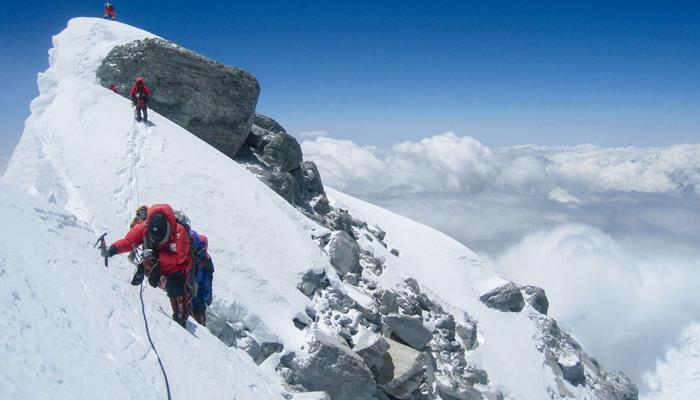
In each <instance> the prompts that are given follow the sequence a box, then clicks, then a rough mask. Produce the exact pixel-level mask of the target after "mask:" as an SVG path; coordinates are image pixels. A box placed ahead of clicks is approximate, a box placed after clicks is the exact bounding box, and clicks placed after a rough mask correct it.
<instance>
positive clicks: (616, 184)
mask: <svg viewBox="0 0 700 400" xmlns="http://www.w3.org/2000/svg"><path fill="white" fill-rule="evenodd" d="M321 139H322V140H321ZM334 142H338V143H337V144H336V145H334V144H333V143H334ZM341 146H342V147H343V148H346V149H354V150H358V149H359V150H362V149H367V148H365V147H360V146H357V145H355V144H354V143H352V142H350V141H347V140H337V139H331V138H327V137H317V138H316V139H314V140H306V141H304V142H303V143H302V149H304V152H305V153H306V157H307V158H309V159H311V160H315V161H317V163H318V165H319V168H320V169H321V171H328V172H329V173H334V172H337V169H338V166H337V165H328V164H329V157H330V158H334V157H335V156H336V155H337V153H335V152H336V151H337V149H338V147H341ZM370 152H371V153H372V156H373V158H374V159H373V162H372V163H366V162H365V159H364V158H359V157H355V158H348V157H346V158H345V159H344V160H343V161H344V165H343V168H345V169H347V170H348V171H350V172H351V171H354V170H358V171H361V173H363V174H366V173H367V172H368V171H369V170H371V169H374V173H375V174H379V175H380V176H382V177H383V178H384V179H387V180H386V181H383V184H382V185H381V187H379V188H377V187H375V186H373V185H370V186H366V185H365V184H364V182H362V181H361V180H359V181H358V180H357V179H356V177H355V176H353V174H352V173H349V174H342V175H338V174H335V175H334V176H333V177H332V178H330V179H329V183H330V184H331V185H332V186H336V187H338V188H345V190H349V191H350V192H352V193H356V194H357V193H359V194H380V193H381V192H382V191H384V192H387V193H388V192H391V193H394V194H396V193H401V192H404V193H435V192H446V193H476V192H480V191H483V190H487V189H497V190H511V191H517V192H521V193H530V194H533V193H537V194H541V195H542V196H544V197H546V196H548V195H549V194H550V193H551V191H552V190H554V189H557V190H558V191H565V192H567V193H569V195H570V196H572V197H574V198H578V199H579V200H580V201H585V198H584V197H581V196H580V195H581V194H584V195H594V194H597V193H605V192H610V191H618V192H627V193H629V192H642V193H670V192H680V191H695V192H696V193H698V194H700V145H676V146H670V147H664V148H635V147H624V148H602V147H598V146H593V145H580V146H574V147H543V146H532V145H528V146H515V147H506V148H497V149H490V148H488V147H486V146H484V145H483V144H482V143H480V142H479V141H478V140H476V139H474V138H471V137H459V136H457V135H455V134H454V133H451V132H448V133H444V134H440V135H435V136H432V137H430V138H426V139H422V140H420V141H418V142H402V143H398V144H396V145H394V146H393V147H392V149H391V150H390V151H389V152H387V154H386V156H385V157H383V158H382V157H379V156H378V154H379V152H378V151H377V150H376V149H374V148H372V149H371V151H370ZM387 169H388V171H387ZM353 181H354V182H357V183H361V185H360V186H354V185H353ZM377 190H378V192H377Z"/></svg>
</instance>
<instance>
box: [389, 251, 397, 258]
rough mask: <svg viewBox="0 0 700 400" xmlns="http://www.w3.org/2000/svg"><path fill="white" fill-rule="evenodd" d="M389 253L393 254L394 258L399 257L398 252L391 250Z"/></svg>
mask: <svg viewBox="0 0 700 400" xmlns="http://www.w3.org/2000/svg"><path fill="white" fill-rule="evenodd" d="M389 252H390V253H391V254H393V255H394V256H396V257H398V256H399V251H398V250H396V249H391V250H390V251H389Z"/></svg>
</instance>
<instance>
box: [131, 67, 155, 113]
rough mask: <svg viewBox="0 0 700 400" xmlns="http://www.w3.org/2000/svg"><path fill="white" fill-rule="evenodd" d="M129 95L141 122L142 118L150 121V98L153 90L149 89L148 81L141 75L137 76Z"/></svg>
mask: <svg viewBox="0 0 700 400" xmlns="http://www.w3.org/2000/svg"><path fill="white" fill-rule="evenodd" d="M129 96H130V97H131V101H132V102H133V103H134V107H135V113H136V115H135V117H136V120H137V121H139V122H141V120H143V121H144V122H148V100H149V99H150V98H151V91H150V90H148V87H147V86H146V82H145V81H144V80H143V78H142V77H140V76H139V77H138V78H136V82H135V83H134V86H133V87H132V88H131V91H130V92H129ZM142 113H143V115H142Z"/></svg>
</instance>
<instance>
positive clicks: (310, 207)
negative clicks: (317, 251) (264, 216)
mask: <svg viewBox="0 0 700 400" xmlns="http://www.w3.org/2000/svg"><path fill="white" fill-rule="evenodd" d="M235 160H236V161H239V162H242V163H245V164H246V165H248V169H249V170H251V171H252V172H253V173H255V174H256V175H258V177H259V178H260V180H262V181H263V182H265V184H267V186H269V187H270V188H271V189H272V190H274V191H275V192H277V193H278V194H279V195H280V196H282V197H283V198H284V199H285V200H287V202H289V203H290V204H293V205H295V206H297V207H299V208H301V209H302V210H304V211H306V212H307V213H310V214H319V215H324V214H326V213H328V212H329V211H330V206H329V205H328V199H327V198H326V192H325V190H324V189H323V183H322V182H321V174H320V173H319V172H318V168H317V167H316V164H314V163H313V162H311V161H303V159H302V154H301V147H300V146H299V143H298V142H297V140H296V139H295V138H294V137H292V136H291V135H289V134H287V133H286V132H285V130H284V128H283V127H282V125H280V124H279V123H278V122H277V121H275V120H274V119H272V118H270V117H267V116H264V115H262V114H256V115H255V123H254V124H253V127H252V129H251V132H250V135H249V136H248V139H247V140H246V142H245V143H244V144H243V147H242V148H241V150H240V151H239V152H238V154H237V155H236V157H235Z"/></svg>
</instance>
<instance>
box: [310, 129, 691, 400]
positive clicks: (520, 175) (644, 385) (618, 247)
mask: <svg viewBox="0 0 700 400" xmlns="http://www.w3.org/2000/svg"><path fill="white" fill-rule="evenodd" d="M302 149H303V151H304V154H305V157H306V158H308V159H311V160H313V161H316V163H317V164H318V166H319V169H320V171H321V174H322V178H323V181H324V184H327V185H330V186H332V187H335V188H336V189H339V190H342V191H345V192H347V193H349V194H353V195H356V196H359V197H362V198H365V199H367V200H369V201H372V202H374V203H376V204H379V205H381V206H384V207H386V208H388V209H391V210H393V211H395V212H398V213H401V214H403V215H406V216H408V217H410V218H413V219H416V220H418V221H421V222H423V223H426V224H428V225H431V226H433V227H436V228H437V229H440V230H442V231H444V232H446V233H447V234H449V235H451V236H453V237H454V238H456V239H457V240H460V241H461V242H463V243H464V244H466V245H467V246H469V247H470V248H472V249H474V250H475V251H477V252H479V253H481V254H482V256H484V258H485V259H486V260H487V261H488V262H490V263H491V265H492V266H493V268H495V269H497V270H499V271H501V272H503V273H504V274H505V275H507V276H509V277H510V278H512V279H514V280H516V281H519V282H521V283H529V284H536V285H539V286H542V287H544V288H545V289H546V290H547V293H548V295H549V297H550V300H551V303H552V307H551V313H552V315H553V316H555V317H556V318H558V319H559V320H560V321H561V322H562V325H563V326H565V327H566V328H567V329H568V330H569V331H570V332H572V333H573V334H574V336H576V337H577V338H578V339H579V340H580V341H581V342H582V343H583V344H584V346H585V347H586V348H587V350H589V352H590V353H591V354H592V355H594V356H596V357H597V358H599V359H600V360H601V361H602V362H603V364H604V365H605V366H607V367H608V368H614V369H622V370H623V371H625V372H626V373H628V374H629V375H630V376H631V377H632V378H633V379H634V380H635V381H636V382H637V383H638V384H639V385H640V387H641V389H642V392H643V393H644V394H645V395H646V396H648V398H649V399H652V398H653V399H654V400H659V399H671V398H679V397H673V394H674V393H682V391H683V390H689V389H688V388H692V387H693V385H700V380H696V381H694V382H695V383H688V384H682V383H683V382H681V381H677V382H676V383H675V384H673V385H672V384H664V382H670V381H669V379H670V378H669V376H670V375H672V374H673V373H674V371H681V370H682V371H683V372H682V373H683V374H686V375H688V376H689V377H693V376H695V377H698V376H700V363H698V362H697V359H696V360H695V361H696V362H695V363H694V364H693V362H691V360H689V359H687V358H686V354H687V351H685V350H684V349H686V348H687V347H688V346H691V347H692V346H694V345H696V344H697V343H698V342H700V338H699V339H698V340H697V341H695V342H692V341H691V342H689V341H688V340H687V338H688V337H689V336H688V335H690V336H692V335H696V336H697V332H696V330H697V329H696V328H692V329H691V328H689V327H690V326H694V325H692V324H693V323H695V322H700V317H698V316H699V315H700V298H699V297H698V296H697V295H696V293H698V292H699V291H700V279H698V278H697V277H698V276H700V249H698V247H697V243H700V201H699V200H700V145H675V146H670V147H663V148H635V147H625V148H602V147H598V146H593V145H579V146H573V147H543V146H533V145H527V146H515V147H507V148H497V149H490V148H488V147H487V146H484V145H483V144H482V143H480V142H479V141H477V140H476V139H473V138H470V137H458V136H456V135H454V134H452V133H445V134H441V135H436V136H433V137H430V138H426V139H423V140H421V141H419V142H403V143H398V144H396V145H394V146H393V147H392V148H391V149H388V150H382V149H378V148H375V147H371V146H359V145H357V144H355V143H353V142H351V141H347V140H338V139H334V138H331V137H328V136H315V137H314V138H313V139H310V140H306V141H304V142H302ZM689 329H690V330H689ZM693 329H695V330H693ZM688 332H690V333H688ZM684 335H685V336H684ZM689 343H690V344H689ZM696 353H697V352H696ZM679 373H680V372H679ZM693 374H695V375H693ZM643 397H644V396H643Z"/></svg>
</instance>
